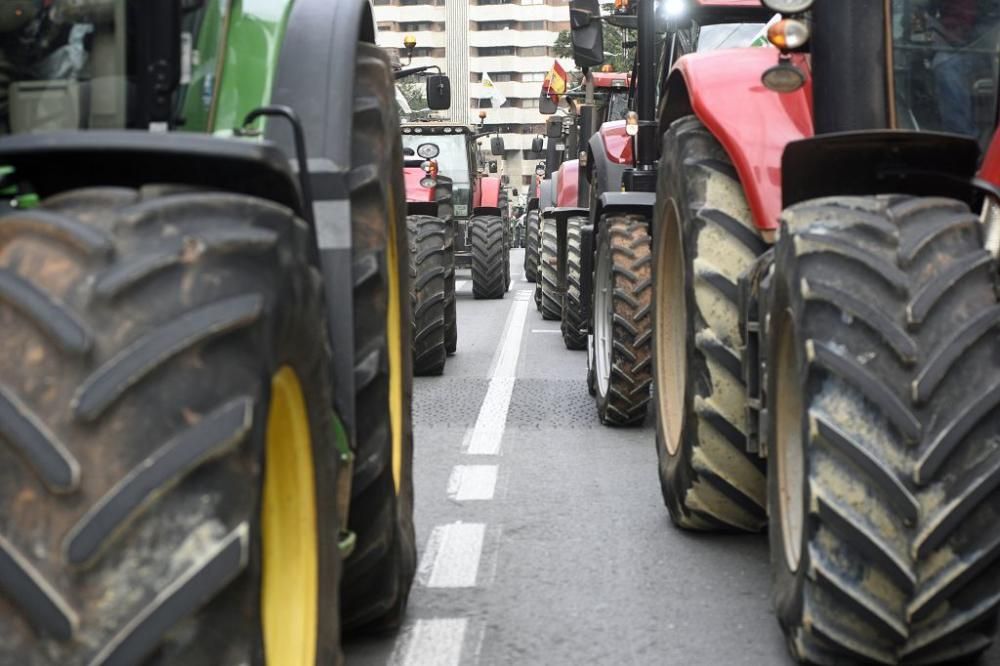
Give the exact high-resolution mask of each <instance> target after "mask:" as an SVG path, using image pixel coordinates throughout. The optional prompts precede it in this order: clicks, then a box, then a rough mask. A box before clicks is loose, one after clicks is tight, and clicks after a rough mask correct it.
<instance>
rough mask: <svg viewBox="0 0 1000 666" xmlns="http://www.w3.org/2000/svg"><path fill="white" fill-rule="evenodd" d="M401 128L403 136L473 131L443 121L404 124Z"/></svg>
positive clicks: (469, 132) (465, 126) (468, 132)
mask: <svg viewBox="0 0 1000 666" xmlns="http://www.w3.org/2000/svg"><path fill="white" fill-rule="evenodd" d="M400 128H401V130H402V132H403V134H472V133H473V129H472V128H471V127H469V126H468V125H463V124H461V123H453V122H448V121H441V120H431V121H427V122H416V123H402V124H401V125H400Z"/></svg>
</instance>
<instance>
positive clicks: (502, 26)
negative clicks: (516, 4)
mask: <svg viewBox="0 0 1000 666" xmlns="http://www.w3.org/2000/svg"><path fill="white" fill-rule="evenodd" d="M477 27H478V28H479V29H480V30H513V29H514V28H516V27H517V24H516V23H514V21H480V22H479V25H478V26H477Z"/></svg>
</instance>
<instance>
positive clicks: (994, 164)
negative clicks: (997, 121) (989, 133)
mask: <svg viewBox="0 0 1000 666" xmlns="http://www.w3.org/2000/svg"><path fill="white" fill-rule="evenodd" d="M979 177H980V178H982V179H983V180H985V181H986V182H987V183H989V184H990V185H993V186H994V187H996V188H1000V132H997V133H996V134H994V135H993V140H992V141H990V148H989V150H987V151H986V158H985V159H984V160H983V166H982V167H980V169H979Z"/></svg>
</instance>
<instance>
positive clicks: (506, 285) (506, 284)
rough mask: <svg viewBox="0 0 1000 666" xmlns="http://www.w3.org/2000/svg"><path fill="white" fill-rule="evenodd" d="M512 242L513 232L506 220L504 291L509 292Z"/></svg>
mask: <svg viewBox="0 0 1000 666" xmlns="http://www.w3.org/2000/svg"><path fill="white" fill-rule="evenodd" d="M510 244H511V232H510V227H509V225H508V223H507V222H506V221H505V222H504V240H503V291H504V293H507V292H508V291H510Z"/></svg>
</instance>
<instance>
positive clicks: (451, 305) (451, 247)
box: [444, 220, 458, 356]
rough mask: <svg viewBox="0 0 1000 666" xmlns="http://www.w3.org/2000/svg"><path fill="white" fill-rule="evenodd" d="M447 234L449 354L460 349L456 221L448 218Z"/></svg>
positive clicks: (446, 331) (446, 330) (446, 332)
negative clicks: (456, 280)
mask: <svg viewBox="0 0 1000 666" xmlns="http://www.w3.org/2000/svg"><path fill="white" fill-rule="evenodd" d="M446 231H447V233H446V235H445V258H446V260H447V262H448V268H447V271H448V272H447V276H446V277H445V294H444V296H445V305H444V347H445V351H447V352H448V355H449V356H450V355H452V354H454V353H455V352H456V351H458V301H457V297H456V294H455V221H454V220H448V225H447V227H446Z"/></svg>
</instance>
